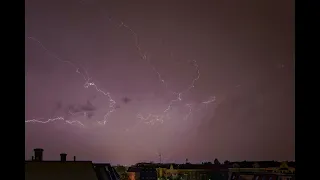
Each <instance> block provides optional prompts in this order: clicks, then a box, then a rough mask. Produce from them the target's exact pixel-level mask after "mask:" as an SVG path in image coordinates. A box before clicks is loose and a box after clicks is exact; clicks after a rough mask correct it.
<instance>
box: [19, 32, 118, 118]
mask: <svg viewBox="0 0 320 180" xmlns="http://www.w3.org/2000/svg"><path fill="white" fill-rule="evenodd" d="M28 39H30V40H32V41H35V42H36V43H38V44H39V45H40V47H41V48H42V49H44V50H45V52H46V53H47V54H49V55H50V56H51V57H53V58H55V59H56V60H59V61H61V62H63V63H67V64H69V65H71V66H72V67H74V68H75V69H76V73H78V74H81V75H82V77H83V79H84V80H85V83H84V85H83V86H84V87H85V88H89V87H90V86H92V87H94V89H95V90H96V91H97V92H99V93H102V94H103V95H104V96H107V97H108V100H109V108H110V110H109V111H108V112H107V113H106V114H105V116H104V118H103V120H101V121H98V123H99V124H105V123H106V122H107V120H108V117H109V116H110V114H111V113H112V112H114V111H115V109H116V108H115V105H116V102H115V101H114V100H113V99H112V97H111V95H110V93H109V92H104V91H102V90H101V89H100V88H98V86H97V85H96V84H95V83H94V82H93V81H92V78H90V77H89V75H88V72H87V71H86V69H85V68H83V67H81V66H77V65H76V64H75V63H74V62H71V61H66V60H63V59H62V58H60V57H59V56H57V55H56V54H54V53H52V52H51V51H49V50H48V49H47V48H46V47H45V46H44V45H43V44H42V43H41V42H40V41H39V40H38V39H36V38H35V37H31V36H30V37H28ZM82 71H83V72H84V73H83V72H82ZM61 118H62V119H63V117H59V118H54V119H48V120H46V121H39V120H25V122H26V123H28V122H37V123H40V122H41V123H48V122H51V121H55V120H60V119H61ZM81 124H82V123H81Z"/></svg>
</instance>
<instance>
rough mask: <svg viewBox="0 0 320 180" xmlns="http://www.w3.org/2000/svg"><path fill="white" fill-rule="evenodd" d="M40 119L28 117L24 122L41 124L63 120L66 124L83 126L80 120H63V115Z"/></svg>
mask: <svg viewBox="0 0 320 180" xmlns="http://www.w3.org/2000/svg"><path fill="white" fill-rule="evenodd" d="M40 119H43V118H40ZM40 119H30V120H26V121H25V122H26V123H42V124H46V123H49V122H54V121H59V120H60V121H64V122H66V123H68V124H71V125H72V124H76V123H77V124H79V125H81V126H83V127H84V124H82V123H81V122H80V121H71V120H65V119H64V117H56V118H52V119H47V120H46V121H41V120H40Z"/></svg>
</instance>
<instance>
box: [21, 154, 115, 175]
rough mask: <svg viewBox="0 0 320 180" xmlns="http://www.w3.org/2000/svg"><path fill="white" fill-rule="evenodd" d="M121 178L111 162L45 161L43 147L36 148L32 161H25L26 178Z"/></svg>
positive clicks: (65, 159)
mask: <svg viewBox="0 0 320 180" xmlns="http://www.w3.org/2000/svg"><path fill="white" fill-rule="evenodd" d="M64 179H65V180H70V179H77V180H119V177H118V175H117V173H116V172H115V171H114V169H113V168H112V167H111V166H110V164H93V163H92V161H76V157H74V159H73V161H67V154H64V153H62V154H60V161H43V149H34V157H32V160H31V161H25V180H64Z"/></svg>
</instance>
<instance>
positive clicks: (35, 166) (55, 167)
mask: <svg viewBox="0 0 320 180" xmlns="http://www.w3.org/2000/svg"><path fill="white" fill-rule="evenodd" d="M70 179H77V180H98V178H97V176H96V173H95V171H94V168H93V165H92V162H91V161H67V162H61V161H26V162H25V180H70Z"/></svg>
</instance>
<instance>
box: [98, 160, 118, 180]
mask: <svg viewBox="0 0 320 180" xmlns="http://www.w3.org/2000/svg"><path fill="white" fill-rule="evenodd" d="M93 166H94V169H95V172H96V174H97V177H98V179H99V180H119V179H120V176H119V174H118V173H117V171H115V169H114V168H113V167H112V166H111V165H110V164H108V163H94V164H93Z"/></svg>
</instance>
